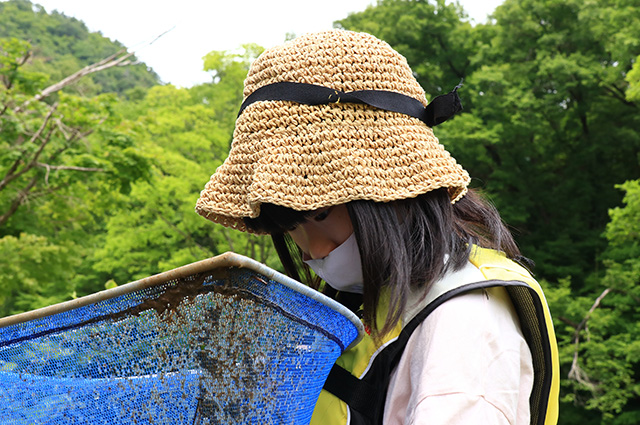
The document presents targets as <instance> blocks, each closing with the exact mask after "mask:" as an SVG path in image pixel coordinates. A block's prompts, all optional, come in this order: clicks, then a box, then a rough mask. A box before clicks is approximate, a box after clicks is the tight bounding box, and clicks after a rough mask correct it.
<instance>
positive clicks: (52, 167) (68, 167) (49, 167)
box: [35, 162, 106, 185]
mask: <svg viewBox="0 0 640 425" xmlns="http://www.w3.org/2000/svg"><path fill="white" fill-rule="evenodd" d="M35 165H36V166H37V167H44V168H46V169H47V173H46V174H45V176H44V182H45V184H47V185H48V184H49V174H50V173H51V170H70V171H83V172H103V171H106V170H105V169H104V168H90V167H74V166H72V165H50V164H43V163H42V162H36V164H35Z"/></svg>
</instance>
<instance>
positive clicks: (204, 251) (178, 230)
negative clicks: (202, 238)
mask: <svg viewBox="0 0 640 425" xmlns="http://www.w3.org/2000/svg"><path fill="white" fill-rule="evenodd" d="M155 213H156V214H157V215H158V217H160V219H161V220H162V221H164V222H165V224H167V225H168V226H169V227H171V228H172V229H173V230H175V231H176V232H178V234H180V236H182V237H183V238H185V239H186V240H188V241H189V242H191V243H193V244H194V245H195V246H196V247H197V248H198V249H199V250H200V251H201V252H202V253H204V255H205V256H207V257H211V256H212V255H211V251H209V250H208V249H206V248H205V247H203V246H202V245H200V244H198V243H197V242H196V241H194V240H193V238H192V237H191V236H190V235H189V234H187V233H185V232H183V231H182V230H180V229H179V228H178V226H176V225H175V224H173V223H172V222H170V221H169V220H167V219H166V218H165V217H164V216H163V215H162V214H161V213H160V212H159V211H155Z"/></svg>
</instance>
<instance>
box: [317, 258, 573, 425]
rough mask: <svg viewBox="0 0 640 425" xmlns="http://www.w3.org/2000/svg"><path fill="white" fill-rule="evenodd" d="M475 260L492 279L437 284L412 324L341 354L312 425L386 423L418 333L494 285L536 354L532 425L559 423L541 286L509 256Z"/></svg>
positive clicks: (552, 347) (554, 354) (555, 364)
mask: <svg viewBox="0 0 640 425" xmlns="http://www.w3.org/2000/svg"><path fill="white" fill-rule="evenodd" d="M469 260H470V262H471V263H472V264H473V265H474V266H476V267H477V268H478V269H479V270H480V272H481V273H482V275H483V276H484V278H485V279H486V280H484V281H481V282H453V283H452V282H448V283H446V284H443V285H444V286H442V287H438V283H436V284H434V286H433V287H432V288H431V289H430V290H429V293H428V295H427V299H426V300H425V301H424V302H423V305H424V307H422V310H421V311H420V312H419V313H418V314H417V315H416V316H415V317H414V318H413V319H411V320H410V321H409V322H408V323H404V324H398V325H397V326H396V328H395V329H394V330H393V331H392V332H390V333H389V334H388V335H386V336H385V337H384V339H383V341H382V342H381V343H380V344H375V343H374V341H373V338H371V337H369V336H365V338H364V339H363V340H362V341H361V342H360V343H359V344H358V345H356V346H355V347H353V348H352V349H350V350H348V351H346V352H345V353H343V354H342V356H340V358H339V359H338V360H337V362H336V365H335V366H334V367H333V369H332V370H331V373H330V375H329V378H328V379H327V382H326V383H325V389H323V390H322V392H321V394H320V397H319V399H318V402H317V404H316V407H315V410H314V412H313V416H312V418H311V424H312V425H334V424H335V425H338V424H340V425H343V424H351V425H359V424H381V423H382V415H383V412H384V402H385V397H386V391H387V387H388V383H389V378H390V374H391V371H392V370H393V368H394V367H395V365H396V364H397V362H398V361H399V359H400V357H401V355H402V350H403V349H404V346H405V345H406V342H407V340H408V339H409V337H410V336H411V333H412V332H413V330H414V329H415V328H416V327H417V326H418V325H419V324H420V323H421V322H422V321H423V320H424V319H425V318H426V317H427V315H428V314H429V313H431V311H433V310H434V309H435V308H436V307H437V306H438V305H440V304H442V303H443V302H444V301H446V300H448V299H451V298H452V297H454V296H456V295H460V294H463V293H465V292H468V291H472V290H476V289H481V288H490V287H504V288H505V289H506V290H507V292H508V294H509V296H510V298H511V301H512V303H513V305H514V307H515V309H516V312H517V314H518V317H519V319H520V326H521V329H522V333H523V335H524V337H525V339H526V341H527V343H528V345H529V348H530V350H531V354H532V358H533V368H534V382H533V389H532V393H531V397H530V405H531V424H533V425H555V424H556V423H557V421H558V402H559V392H560V377H559V361H558V347H557V343H556V337H555V332H554V329H553V322H552V321H551V315H550V313H549V308H548V306H547V302H546V300H545V297H544V294H543V292H542V289H541V288H540V285H539V284H538V282H536V281H535V279H533V277H531V275H530V274H529V272H528V271H527V270H526V269H525V268H524V267H522V266H520V265H518V264H517V263H515V262H513V261H511V260H509V259H508V258H506V256H505V255H504V254H503V253H500V252H497V251H493V250H489V249H483V248H479V247H475V246H474V248H473V249H472V252H471V255H470V257H469ZM382 307H384V306H382ZM380 310H385V309H384V308H380ZM385 314H386V311H381V312H380V316H379V319H382V320H383V318H384V315H385ZM334 394H336V395H334ZM338 396H339V397H338ZM343 400H347V401H348V403H347V402H346V401H343Z"/></svg>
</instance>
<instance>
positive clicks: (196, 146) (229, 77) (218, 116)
mask: <svg viewBox="0 0 640 425" xmlns="http://www.w3.org/2000/svg"><path fill="white" fill-rule="evenodd" d="M256 50H257V48H256V47H255V46H247V47H245V51H244V52H243V53H227V52H211V53H209V54H208V55H207V56H206V57H205V68H207V69H208V70H210V71H213V72H214V76H215V78H214V80H213V82H212V83H210V84H203V85H201V86H197V87H194V88H192V89H179V88H175V87H173V86H171V85H169V86H158V87H153V88H152V89H150V90H149V91H148V93H147V94H146V96H145V98H144V99H142V100H140V101H139V102H135V106H132V105H131V104H129V105H127V110H126V111H123V112H124V113H126V114H127V117H128V122H127V123H125V124H124V125H125V126H126V127H127V128H128V131H129V134H131V137H133V138H134V139H135V140H136V141H137V145H138V146H140V147H141V148H142V149H143V150H144V151H145V152H146V155H147V157H148V158H149V159H150V160H151V161H152V163H153V173H152V178H151V179H150V180H149V181H145V182H138V183H136V184H134V185H133V188H132V191H131V193H130V194H129V195H128V196H127V197H122V198H120V200H119V203H120V205H121V208H120V209H119V210H118V211H117V212H114V213H113V214H111V215H110V216H109V218H108V220H107V223H106V237H105V240H104V243H103V244H102V246H101V247H100V248H99V249H97V250H96V251H95V253H94V260H93V261H94V266H93V268H94V269H95V270H98V271H101V272H104V273H105V274H106V273H108V274H109V276H110V278H112V279H114V281H115V282H117V283H126V282H127V281H130V280H133V279H139V278H142V277H145V276H148V275H150V274H154V273H157V272H159V271H163V270H168V269H171V268H174V267H177V266H180V265H183V264H186V263H190V262H193V261H197V260H200V259H202V258H206V257H209V256H213V255H217V254H221V253H223V252H225V251H228V250H230V251H235V252H238V253H241V254H245V255H249V256H251V257H254V258H257V259H258V260H260V261H263V262H268V263H270V264H271V265H273V266H276V264H277V261H276V256H275V252H274V251H273V249H271V242H270V240H269V239H268V238H265V237H256V236H250V235H246V234H242V233H239V232H235V231H232V230H229V229H226V228H224V227H222V226H219V225H214V224H212V223H210V222H207V221H206V220H204V219H203V218H202V217H200V216H198V215H197V214H195V213H194V210H193V208H194V205H195V202H196V200H197V198H198V196H199V193H200V191H201V190H202V188H203V186H204V183H205V182H206V181H207V180H208V179H209V176H210V175H211V173H212V172H213V171H214V170H215V169H216V168H217V167H218V166H219V165H220V164H221V163H222V161H223V160H224V158H225V157H226V155H227V152H228V149H229V144H230V142H231V132H232V130H233V126H234V121H235V116H236V114H237V108H238V105H239V104H240V102H241V100H242V82H243V79H244V77H245V76H246V72H247V69H248V65H249V62H250V61H251V60H252V59H253V58H254V57H255V56H256ZM132 228H135V229H137V231H136V232H135V234H132V233H131V229H132Z"/></svg>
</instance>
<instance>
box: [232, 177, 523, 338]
mask: <svg viewBox="0 0 640 425" xmlns="http://www.w3.org/2000/svg"><path fill="white" fill-rule="evenodd" d="M346 206H347V209H348V211H349V216H350V218H351V222H352V224H353V231H354V233H355V236H356V240H357V242H358V247H359V249H360V256H361V258H362V274H363V277H364V294H363V296H362V305H363V321H364V323H365V325H367V326H368V327H369V328H370V329H371V331H372V334H373V335H374V336H375V337H380V336H382V335H384V334H386V333H387V332H389V331H390V330H392V329H393V327H394V326H395V324H396V323H397V322H398V320H399V319H400V317H401V316H402V313H403V312H404V310H405V308H406V306H407V302H408V299H409V295H410V293H411V292H412V291H413V292H414V293H415V291H418V292H419V293H420V292H421V293H422V294H423V295H426V293H427V291H428V289H429V287H430V285H431V284H432V283H433V282H435V281H437V280H438V279H440V278H441V277H442V276H444V274H445V273H447V272H448V271H455V270H459V269H460V268H462V267H463V266H464V265H465V264H466V262H467V260H468V258H469V254H470V251H471V249H472V246H473V245H478V246H480V247H483V248H491V249H495V250H498V251H502V252H504V253H505V254H506V255H507V257H509V258H512V259H516V260H518V259H520V258H521V257H520V251H519V249H518V247H517V245H516V243H515V241H514V240H513V237H512V235H511V233H510V232H509V230H508V229H507V228H506V226H505V224H504V223H503V222H502V220H501V218H500V215H499V214H498V212H497V210H496V209H495V208H494V207H493V205H491V204H490V203H489V202H488V201H486V200H485V199H483V198H482V197H481V196H480V195H479V194H478V193H476V192H475V191H473V190H469V192H468V193H467V194H466V195H465V196H464V197H463V198H462V199H460V200H459V201H458V202H456V203H455V204H451V201H450V198H449V194H448V191H447V189H437V190H434V191H431V192H428V193H425V194H423V195H420V196H418V197H415V198H410V199H403V200H398V201H393V202H386V203H381V202H373V201H353V202H349V203H348V204H346ZM310 213H311V212H310V211H306V212H305V211H294V210H291V209H288V208H285V207H281V206H277V205H272V204H263V205H262V206H261V213H260V216H259V217H258V218H255V219H245V224H246V225H247V226H248V227H249V228H251V229H253V230H256V231H262V232H268V233H270V234H271V236H272V239H273V242H274V246H275V248H276V251H277V252H278V255H279V257H280V259H281V261H282V264H283V266H284V268H285V271H286V272H287V274H289V275H290V276H291V277H293V278H294V279H297V280H301V281H303V282H305V283H307V284H308V285H310V286H312V287H315V288H316V289H317V288H318V286H319V281H318V280H317V279H313V278H312V275H311V273H310V272H309V269H308V267H307V266H306V265H305V264H304V263H303V262H302V255H301V252H300V249H299V248H298V247H297V246H296V245H295V243H294V242H293V241H292V240H291V238H290V237H289V236H288V234H287V231H288V230H291V229H292V228H294V227H295V226H296V225H298V224H300V223H302V222H304V221H305V220H306V217H307V216H308V215H309V214H310ZM445 259H446V261H445ZM326 286H327V288H326V289H327V291H328V292H331V289H330V288H329V287H328V285H326ZM383 291H388V297H389V304H388V313H387V317H386V319H385V320H384V323H383V324H382V326H379V323H377V320H376V317H377V314H378V309H379V306H380V298H381V295H382V293H383ZM330 295H334V294H332V293H330Z"/></svg>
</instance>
